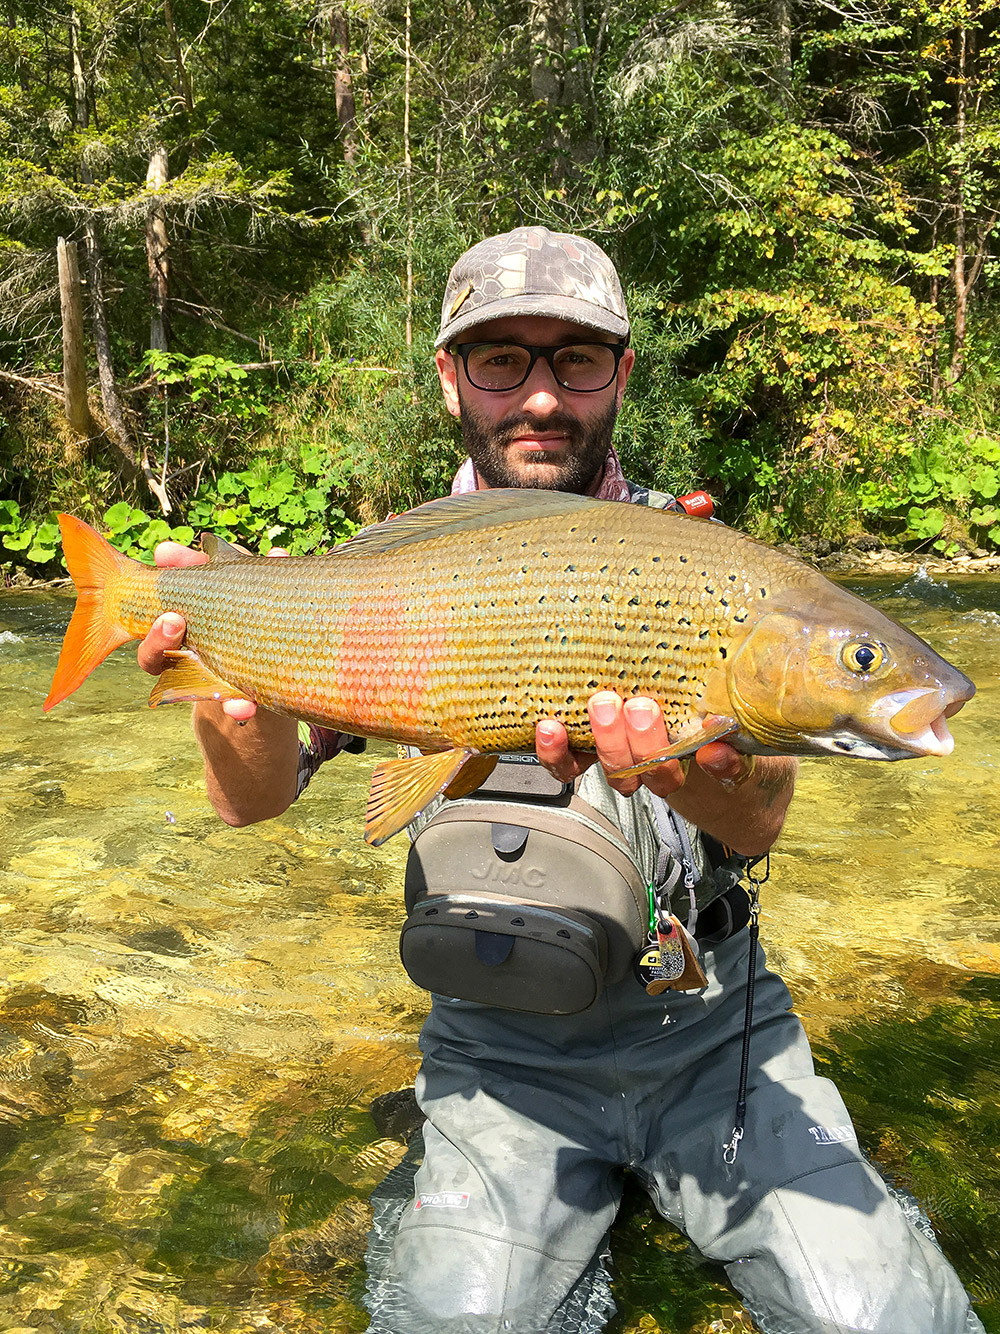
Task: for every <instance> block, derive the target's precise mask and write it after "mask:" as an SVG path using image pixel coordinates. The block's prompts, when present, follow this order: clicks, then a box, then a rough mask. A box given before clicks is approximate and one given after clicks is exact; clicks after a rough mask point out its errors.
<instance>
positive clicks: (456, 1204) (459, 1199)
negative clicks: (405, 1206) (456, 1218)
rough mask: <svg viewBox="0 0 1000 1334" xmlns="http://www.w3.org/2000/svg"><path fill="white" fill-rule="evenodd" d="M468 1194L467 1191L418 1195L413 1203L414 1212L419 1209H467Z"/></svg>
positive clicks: (444, 1191)
mask: <svg viewBox="0 0 1000 1334" xmlns="http://www.w3.org/2000/svg"><path fill="white" fill-rule="evenodd" d="M469 1198H470V1197H469V1192H468V1191H467V1190H438V1191H433V1192H431V1193H429V1194H426V1195H418V1196H417V1198H416V1199H415V1200H414V1202H413V1208H414V1209H415V1210H420V1209H468V1207H469Z"/></svg>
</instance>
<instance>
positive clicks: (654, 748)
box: [624, 697, 685, 797]
mask: <svg viewBox="0 0 1000 1334" xmlns="http://www.w3.org/2000/svg"><path fill="white" fill-rule="evenodd" d="M624 714H625V726H626V732H627V736H628V741H629V748H630V749H631V751H632V755H633V757H634V759H633V763H634V764H638V763H640V762H641V761H642V760H645V759H648V758H649V757H650V756H651V755H659V754H662V752H663V751H664V750H666V748H667V746H668V745H669V744H670V737H669V735H668V733H667V724H666V722H665V720H664V717H663V710H662V709H661V708H660V706H659V704H657V702H656V701H655V700H653V699H646V698H643V697H640V698H638V699H630V700H626V701H625V707H624ZM684 778H685V770H684V766H683V765H682V764H681V763H680V761H679V760H665V761H664V762H663V763H662V764H658V765H657V766H656V768H655V769H647V770H646V772H645V773H644V774H642V775H640V781H641V782H642V783H644V784H645V786H646V787H648V788H649V790H650V792H652V793H654V794H655V795H656V796H658V797H669V796H670V794H671V792H676V791H677V789H678V788H679V787H683V785H684Z"/></svg>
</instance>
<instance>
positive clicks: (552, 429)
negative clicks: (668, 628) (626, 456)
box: [437, 316, 635, 494]
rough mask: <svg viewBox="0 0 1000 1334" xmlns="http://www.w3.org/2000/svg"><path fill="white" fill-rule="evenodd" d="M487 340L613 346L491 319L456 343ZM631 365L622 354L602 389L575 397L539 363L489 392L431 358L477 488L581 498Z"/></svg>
mask: <svg viewBox="0 0 1000 1334" xmlns="http://www.w3.org/2000/svg"><path fill="white" fill-rule="evenodd" d="M494 340H495V341H498V342H516V343H524V344H527V345H528V346H531V347H560V346H565V345H566V344H569V343H602V342H603V343H613V342H614V341H615V340H614V339H613V338H612V337H611V336H610V335H607V334H601V333H597V332H596V331H595V330H593V329H587V328H585V327H584V326H583V325H579V324H571V323H569V322H568V321H566V320H554V319H548V318H543V317H538V316H512V317H510V318H508V319H502V320H491V321H489V322H488V323H486V324H481V325H477V326H476V327H475V328H474V329H471V330H470V331H469V332H468V333H464V334H462V338H461V341H462V342H463V343H478V342H492V341H494ZM634 361H635V353H634V352H633V351H632V349H631V348H628V349H626V351H625V355H624V356H623V357H622V360H621V363H620V364H619V367H618V375H617V377H616V378H615V380H613V381H612V383H611V384H610V385H608V387H607V389H601V390H598V391H597V392H596V393H591V394H581V393H574V392H572V391H571V390H568V389H564V388H563V387H562V386H561V385H559V384H558V383H557V382H556V380H555V379H554V378H553V375H552V372H551V370H550V369H549V366H548V363H547V362H546V361H544V360H543V359H542V358H539V359H538V361H536V362H535V364H534V366H533V367H532V369H531V374H530V375H529V376H528V378H527V380H526V381H525V382H524V384H522V385H520V386H519V387H518V388H517V389H510V390H504V391H503V392H500V393H491V392H488V391H486V390H483V389H477V388H476V386H475V385H473V384H470V383H469V380H468V379H467V377H466V374H465V370H464V368H463V366H462V362H461V358H460V357H457V356H455V357H453V356H452V355H451V354H450V353H449V352H446V351H445V350H444V349H443V348H442V349H440V350H439V351H438V353H437V366H438V374H439V375H440V378H441V388H442V391H443V393H444V397H445V402H446V404H447V406H448V410H449V412H451V413H452V415H453V416H455V417H458V418H459V419H460V421H461V423H462V434H463V436H464V438H465V446H466V449H467V450H468V452H469V457H470V458H471V459H472V462H473V464H474V465H475V468H476V472H477V473H478V474H479V477H480V481H481V483H482V484H485V485H486V486H487V487H491V488H492V487H500V486H521V487H537V488H540V489H543V490H550V491H575V492H579V493H581V494H582V493H584V492H586V491H587V490H588V488H589V487H590V486H591V485H592V484H593V483H595V482H596V480H597V478H598V477H599V475H600V472H601V468H602V466H603V464H604V459H605V456H606V455H607V452H608V447H609V445H610V444H611V434H612V431H613V429H614V424H615V418H616V417H617V415H618V409H619V408H620V407H621V401H622V395H623V394H624V392H625V383H626V381H627V380H628V377H629V374H630V372H631V370H632V364H633V362H634Z"/></svg>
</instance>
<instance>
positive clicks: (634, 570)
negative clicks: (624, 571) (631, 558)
mask: <svg viewBox="0 0 1000 1334" xmlns="http://www.w3.org/2000/svg"><path fill="white" fill-rule="evenodd" d="M639 573H640V571H639V570H638V569H637V568H636V567H635V566H634V565H633V566H632V568H631V570H629V574H639Z"/></svg>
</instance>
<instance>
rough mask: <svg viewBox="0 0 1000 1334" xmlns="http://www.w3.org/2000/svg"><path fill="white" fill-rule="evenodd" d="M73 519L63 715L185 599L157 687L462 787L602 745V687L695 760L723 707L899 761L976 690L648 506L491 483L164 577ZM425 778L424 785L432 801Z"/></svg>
mask: <svg viewBox="0 0 1000 1334" xmlns="http://www.w3.org/2000/svg"><path fill="white" fill-rule="evenodd" d="M60 522H61V524H62V528H63V535H64V548H65V551H66V556H67V562H68V564H69V566H70V570H71V573H72V574H73V578H74V581H75V583H76V584H77V589H78V593H79V600H78V603H77V607H76V610H75V611H74V616H73V620H72V621H71V624H70V627H69V630H68V631H67V635H66V640H65V642H64V645H63V650H62V653H61V655H60V660H59V666H58V668H57V671H56V677H55V679H54V681H53V686H52V690H51V691H50V694H49V697H48V699H47V700H46V705H45V707H46V708H51V707H52V706H53V705H54V704H55V703H58V701H59V700H60V699H64V698H65V697H66V695H68V694H69V693H70V692H71V691H72V690H74V689H75V688H76V686H77V685H79V684H80V682H81V681H82V680H83V679H84V677H85V676H86V675H87V674H88V672H89V671H91V670H92V669H93V667H94V666H96V664H97V663H98V662H100V661H101V660H102V658H103V657H105V656H107V654H108V653H109V652H111V651H112V650H113V649H114V648H115V647H117V646H118V645H120V644H122V643H124V642H125V641H126V640H128V639H130V638H133V639H134V638H140V637H142V636H144V635H145V633H146V632H147V630H148V629H149V627H150V625H151V624H152V622H153V620H154V619H155V618H156V617H157V616H158V615H159V614H160V613H161V612H163V611H165V610H171V611H176V612H179V613H180V614H181V615H182V616H183V617H184V619H185V622H186V625H187V634H186V639H185V646H186V647H185V650H184V651H183V652H182V653H181V654H180V655H177V657H176V659H175V660H174V661H172V663H171V666H170V667H169V668H168V670H167V671H165V672H164V673H163V676H162V677H161V679H160V684H159V685H158V687H157V688H156V689H155V690H154V695H153V702H158V701H160V700H177V699H231V698H240V697H246V698H249V699H252V700H254V701H256V702H257V703H258V704H260V705H263V706H264V707H266V708H269V709H273V710H275V711H277V712H280V713H286V714H289V715H291V716H293V717H296V718H303V719H306V720H307V721H310V722H315V723H320V724H324V725H326V726H329V727H332V728H336V729H339V730H341V731H344V732H349V733H354V734H356V735H361V736H371V737H381V738H384V739H387V740H390V741H397V742H401V743H404V744H407V745H411V746H417V747H420V748H423V749H425V750H430V751H432V752H438V753H443V752H450V753H453V755H454V763H451V761H450V760H448V759H447V758H446V759H445V760H444V761H442V762H441V764H440V765H437V767H434V768H433V772H432V773H431V774H430V777H429V778H428V780H427V781H428V782H430V781H431V779H433V781H435V782H439V784H440V785H441V786H447V787H448V790H449V791H452V788H451V787H450V786H448V785H450V784H452V782H453V780H455V778H456V775H457V773H458V769H459V768H460V767H461V766H462V765H463V764H464V763H465V761H466V760H467V759H469V758H470V757H471V756H473V755H475V754H477V753H479V754H481V753H488V754H496V753H500V752H504V751H520V750H531V749H533V746H534V734H535V724H536V722H537V721H538V720H539V719H541V718H549V717H551V718H557V719H560V720H562V721H563V722H564V723H565V725H566V728H567V730H568V733H569V739H570V744H571V745H572V746H573V747H575V748H577V749H581V750H588V749H593V736H592V733H591V730H590V725H589V719H588V713H587V702H588V700H589V698H590V696H591V695H593V694H594V693H595V692H596V691H600V690H612V691H615V692H617V693H618V694H619V695H621V696H623V697H629V696H637V695H644V696H648V697H650V698H652V699H654V700H655V701H657V702H658V703H659V704H660V705H661V707H662V709H663V713H664V718H665V721H666V724H667V728H668V730H669V732H670V734H671V737H672V739H673V740H674V741H675V743H676V744H675V746H674V748H673V753H678V754H679V753H684V747H686V748H687V750H688V751H690V750H692V749H694V748H695V746H696V744H697V741H696V740H693V739H692V738H697V739H698V740H701V741H704V739H705V737H706V733H705V732H704V731H703V730H702V728H703V724H704V723H705V722H706V720H707V719H709V718H710V717H712V716H716V717H720V718H721V719H722V723H721V724H720V725H716V724H712V725H713V726H715V727H716V731H715V733H714V735H718V736H723V735H724V736H726V737H727V738H728V739H729V740H730V743H731V744H733V745H736V746H737V747H738V748H740V749H742V750H745V751H751V752H753V751H756V752H758V753H761V752H763V753H780V754H817V753H829V752H831V751H832V752H833V753H837V752H842V753H846V754H856V755H861V756H865V757H868V758H883V759H899V758H904V757H905V756H906V755H911V754H928V753H940V754H946V753H948V750H949V749H950V742H951V738H950V736H949V735H948V733H947V727H946V726H945V725H944V716H945V713H946V712H953V711H954V709H955V708H957V707H959V706H960V704H961V703H962V702H964V701H965V700H967V699H969V698H971V695H972V693H973V692H974V687H973V686H972V683H971V682H970V681H969V680H968V678H966V677H965V676H964V675H963V674H962V673H961V672H958V671H957V670H956V669H955V668H954V667H952V666H951V665H950V664H948V663H946V662H945V661H944V660H943V659H942V658H940V657H938V655H937V654H935V653H934V651H933V650H932V649H931V648H930V647H929V646H928V645H927V644H925V643H924V642H923V640H920V639H918V638H917V637H916V636H915V635H913V634H912V633H911V632H910V631H908V630H906V629H905V628H904V627H902V626H899V625H897V624H896V622H894V621H892V620H890V618H888V617H887V616H885V615H883V613H881V612H880V611H878V610H877V609H875V608H873V607H870V606H869V605H868V604H866V603H865V602H863V601H862V600H861V599H859V598H857V597H855V596H854V595H852V594H850V593H848V592H846V591H845V590H843V589H840V588H838V587H837V586H836V585H835V584H833V583H831V582H830V581H829V580H828V579H826V578H825V577H824V576H823V575H821V574H820V573H819V572H818V571H816V570H813V569H811V568H810V567H808V566H806V565H804V564H803V563H802V562H801V561H796V560H793V559H791V558H790V557H788V556H786V555H784V554H783V553H780V552H776V551H774V550H772V549H771V548H768V547H766V546H763V545H762V544H760V543H758V542H755V541H754V540H753V539H751V538H748V537H746V536H744V535H743V534H740V533H737V532H734V531H733V530H732V529H729V528H726V527H724V526H723V525H721V524H716V523H710V522H708V521H705V520H700V519H693V518H690V517H688V516H685V515H677V514H670V513H664V512H663V511H659V510H655V509H650V508H648V507H645V506H639V505H622V504H616V503H614V502H609V501H599V500H593V499H590V498H588V497H581V496H572V495H564V494H561V493H554V492H539V491H497V492H487V493H482V494H473V495H466V496H458V497H452V498H450V499H446V500H441V501H434V502H431V503H430V504H429V505H425V506H421V507H420V508H418V509H416V510H413V511H410V512H409V513H408V514H405V515H400V516H399V517H397V518H395V519H393V520H391V521H389V522H387V523H384V524H380V525H378V526H377V527H375V528H373V529H369V530H368V531H367V532H365V533H362V534H360V535H359V536H358V537H356V538H354V539H353V540H352V541H350V542H348V543H345V544H344V545H343V546H342V547H339V548H337V549H336V550H335V551H333V552H331V553H330V554H329V555H327V556H312V557H288V558H283V559H267V558H258V557H252V556H246V555H241V554H240V553H239V552H237V551H236V550H235V549H233V548H225V547H224V549H222V550H221V551H219V552H218V553H217V554H215V555H214V556H213V557H212V558H211V559H210V560H209V561H208V563H207V564H203V565H198V566H193V567H189V568H185V569H159V570H158V569H152V568H150V567H147V566H142V565H140V564H138V563H137V562H135V561H130V560H128V559H127V558H126V557H124V556H122V555H121V554H120V553H118V552H115V551H114V550H113V549H112V548H111V547H110V546H108V544H107V543H105V542H104V541H103V539H102V538H101V537H100V536H99V535H98V534H96V533H94V532H93V530H92V529H89V528H88V527H87V525H85V524H82V523H81V522H80V521H79V520H74V519H70V518H69V517H68V516H61V520H60ZM859 654H860V656H859ZM720 726H721V730H720ZM945 738H947V741H946V740H945ZM659 758H661V759H662V756H661V757H659ZM414 763H417V762H416V761H414ZM449 765H450V767H449ZM481 768H482V766H481V765H480V769H481ZM476 772H479V770H477V771H476ZM401 781H403V780H401ZM406 781H408V780H406ZM470 781H471V779H470ZM479 781H482V778H480V779H479ZM404 786H405V782H404ZM416 788H417V789H419V791H418V790H416V789H415V790H414V792H412V793H411V794H410V796H408V797H407V800H410V799H411V798H412V801H416V800H417V799H418V798H420V799H422V797H423V795H424V794H423V789H422V788H421V787H420V784H417V785H416ZM438 790H440V786H439V789H438ZM470 790H471V789H470ZM453 794H454V793H453ZM397 798H398V794H397V793H393V794H392V800H393V801H395V800H397ZM393 818H395V817H393ZM389 823H391V821H389Z"/></svg>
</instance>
